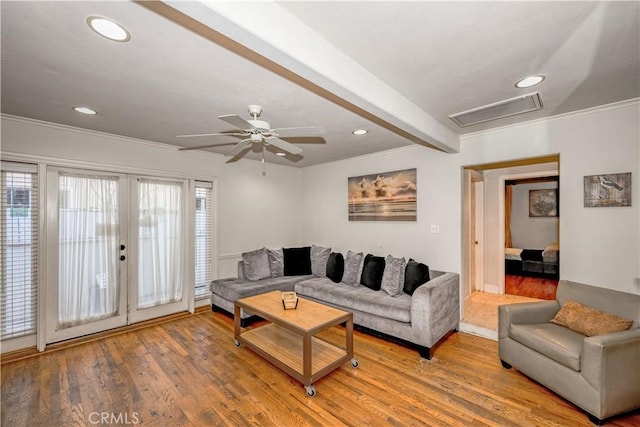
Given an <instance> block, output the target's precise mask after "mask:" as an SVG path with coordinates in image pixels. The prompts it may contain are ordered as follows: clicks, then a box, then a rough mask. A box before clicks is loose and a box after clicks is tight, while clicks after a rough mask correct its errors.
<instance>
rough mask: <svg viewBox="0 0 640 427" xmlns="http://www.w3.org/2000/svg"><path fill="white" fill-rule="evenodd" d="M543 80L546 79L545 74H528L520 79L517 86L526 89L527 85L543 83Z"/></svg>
mask: <svg viewBox="0 0 640 427" xmlns="http://www.w3.org/2000/svg"><path fill="white" fill-rule="evenodd" d="M543 80H544V76H543V75H542V74H538V75H535V76H527V77H525V78H524V79H520V80H518V81H517V82H516V85H515V86H516V87H517V88H519V89H524V88H526V87H531V86H535V85H537V84H539V83H542V81H543Z"/></svg>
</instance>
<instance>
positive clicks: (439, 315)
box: [411, 272, 460, 347]
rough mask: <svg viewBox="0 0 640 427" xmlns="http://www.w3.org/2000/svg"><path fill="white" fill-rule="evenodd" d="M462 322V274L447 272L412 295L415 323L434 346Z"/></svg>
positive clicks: (424, 340) (421, 337)
mask: <svg viewBox="0 0 640 427" xmlns="http://www.w3.org/2000/svg"><path fill="white" fill-rule="evenodd" d="M459 323H460V276H459V275H458V274H457V273H450V272H447V273H444V274H441V275H440V276H438V277H436V278H435V279H433V280H430V281H428V282H427V283H425V284H424V285H422V286H420V287H418V289H416V290H415V292H414V293H413V295H412V297H411V327H412V329H413V333H414V336H415V337H416V339H417V340H419V341H420V344H421V345H425V346H427V347H430V346H432V345H434V344H435V343H436V342H437V341H438V340H439V339H440V338H442V337H443V336H444V335H445V334H446V333H447V332H449V331H450V330H452V329H455V328H458V326H459Z"/></svg>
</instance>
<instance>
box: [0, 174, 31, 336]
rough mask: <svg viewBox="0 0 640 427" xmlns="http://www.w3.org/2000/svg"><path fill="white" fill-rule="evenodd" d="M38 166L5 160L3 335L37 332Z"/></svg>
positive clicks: (1, 186)
mask: <svg viewBox="0 0 640 427" xmlns="http://www.w3.org/2000/svg"><path fill="white" fill-rule="evenodd" d="M37 178H38V175H37V166H36V165H28V164H21V163H9V162H2V173H1V183H0V191H2V202H3V204H2V212H1V213H0V241H1V242H2V243H1V245H2V254H0V260H1V262H0V269H1V280H2V282H1V286H0V313H1V319H0V321H1V323H0V325H1V326H0V338H1V339H3V340H4V339H7V338H16V337H20V336H23V335H29V334H34V333H35V332H36V307H37V305H36V303H37V295H38V206H37V202H38V191H37V190H38V189H37V182H38V179H37Z"/></svg>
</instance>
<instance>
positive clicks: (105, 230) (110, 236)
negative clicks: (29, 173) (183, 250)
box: [58, 172, 119, 328]
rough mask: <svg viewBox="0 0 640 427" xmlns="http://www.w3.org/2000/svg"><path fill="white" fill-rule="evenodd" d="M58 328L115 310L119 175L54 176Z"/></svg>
mask: <svg viewBox="0 0 640 427" xmlns="http://www.w3.org/2000/svg"><path fill="white" fill-rule="evenodd" d="M58 224H59V228H58V231H59V236H58V237H59V268H58V271H59V273H58V326H59V327H60V328H66V327H70V326H75V325H80V324H84V323H88V322H91V321H94V320H99V319H105V318H108V317H111V316H113V315H115V314H117V311H118V293H119V285H118V281H119V277H118V276H119V275H118V271H119V266H118V241H119V236H118V177H111V176H99V175H82V174H71V173H64V172H60V173H59V176H58Z"/></svg>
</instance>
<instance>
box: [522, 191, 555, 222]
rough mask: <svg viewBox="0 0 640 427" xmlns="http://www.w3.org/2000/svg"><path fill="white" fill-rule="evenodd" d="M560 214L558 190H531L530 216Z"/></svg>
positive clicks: (553, 215)
mask: <svg viewBox="0 0 640 427" xmlns="http://www.w3.org/2000/svg"><path fill="white" fill-rule="evenodd" d="M555 216H558V190H557V189H555V188H550V189H544V190H529V217H555Z"/></svg>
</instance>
